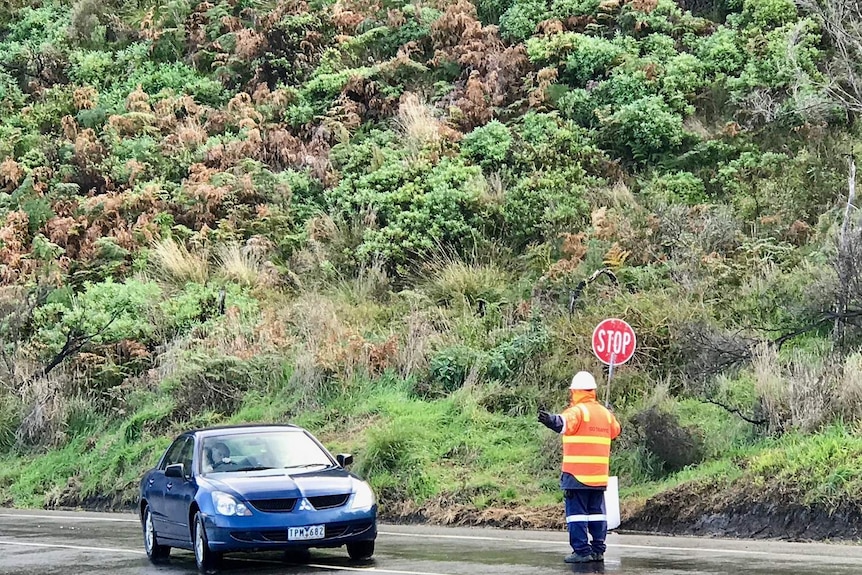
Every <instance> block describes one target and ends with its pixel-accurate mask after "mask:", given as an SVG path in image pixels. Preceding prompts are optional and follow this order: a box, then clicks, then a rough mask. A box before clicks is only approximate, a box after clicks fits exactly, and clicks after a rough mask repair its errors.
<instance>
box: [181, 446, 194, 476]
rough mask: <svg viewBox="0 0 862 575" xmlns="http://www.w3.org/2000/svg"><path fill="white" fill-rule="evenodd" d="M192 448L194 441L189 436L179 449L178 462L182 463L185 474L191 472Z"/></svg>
mask: <svg viewBox="0 0 862 575" xmlns="http://www.w3.org/2000/svg"><path fill="white" fill-rule="evenodd" d="M194 450H195V442H194V440H193V439H192V438H191V437H189V438H188V439H187V440H186V443H185V445H183V448H182V450H181V451H180V456H179V457H180V460H179V462H178V463H182V464H183V473H185V474H186V475H191V474H192V455H193V454H194Z"/></svg>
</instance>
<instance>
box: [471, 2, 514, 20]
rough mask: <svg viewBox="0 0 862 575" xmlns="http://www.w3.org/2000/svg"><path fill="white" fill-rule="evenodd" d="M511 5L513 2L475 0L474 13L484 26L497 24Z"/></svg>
mask: <svg viewBox="0 0 862 575" xmlns="http://www.w3.org/2000/svg"><path fill="white" fill-rule="evenodd" d="M513 4H514V0H476V13H477V14H478V16H479V20H481V21H482V23H484V24H499V22H500V17H501V16H502V15H503V14H505V13H506V11H507V10H509V9H510V8H511V7H512V5H513Z"/></svg>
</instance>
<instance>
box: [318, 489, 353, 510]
mask: <svg viewBox="0 0 862 575" xmlns="http://www.w3.org/2000/svg"><path fill="white" fill-rule="evenodd" d="M349 497H350V494H349V493H347V494H344V495H320V496H318V497H309V498H308V501H309V502H310V503H311V504H312V505H314V508H315V509H332V508H333V507H341V506H342V505H344V504H345V503H347V499H348V498H349Z"/></svg>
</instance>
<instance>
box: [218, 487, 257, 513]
mask: <svg viewBox="0 0 862 575" xmlns="http://www.w3.org/2000/svg"><path fill="white" fill-rule="evenodd" d="M212 497H213V506H214V507H215V510H216V513H218V514H219V515H240V516H246V515H251V511H250V510H249V508H248V507H246V505H245V503H240V502H239V501H237V500H236V498H235V497H234V496H233V495H230V494H229V493H225V492H224V491H213V494H212Z"/></svg>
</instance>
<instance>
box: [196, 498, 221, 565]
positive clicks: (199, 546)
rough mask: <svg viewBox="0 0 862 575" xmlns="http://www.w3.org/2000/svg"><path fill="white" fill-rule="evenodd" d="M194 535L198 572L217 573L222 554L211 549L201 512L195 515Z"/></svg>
mask: <svg viewBox="0 0 862 575" xmlns="http://www.w3.org/2000/svg"><path fill="white" fill-rule="evenodd" d="M192 535H193V541H192V546H193V547H194V553H195V563H196V564H197V566H198V571H200V572H201V573H215V571H216V569H217V568H218V564H219V561H220V560H221V554H219V553H215V552H214V551H212V550H211V549H210V544H209V539H207V530H206V527H205V526H204V517H203V515H201V513H200V511H198V512H197V513H195V527H194V531H193V532H192Z"/></svg>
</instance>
